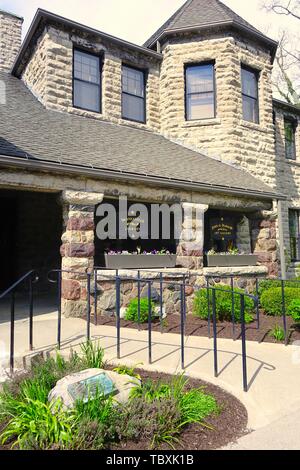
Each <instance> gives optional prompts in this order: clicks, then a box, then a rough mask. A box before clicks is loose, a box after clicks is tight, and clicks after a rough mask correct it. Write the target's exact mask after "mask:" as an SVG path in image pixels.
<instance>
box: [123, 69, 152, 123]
mask: <svg viewBox="0 0 300 470" xmlns="http://www.w3.org/2000/svg"><path fill="white" fill-rule="evenodd" d="M145 95H146V91H145V73H144V72H143V71H142V70H138V69H134V68H132V67H129V66H126V65H123V68H122V117H123V118H124V119H128V120H130V121H137V122H143V123H145V122H146V100H145Z"/></svg>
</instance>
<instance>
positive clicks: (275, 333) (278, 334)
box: [269, 325, 285, 342]
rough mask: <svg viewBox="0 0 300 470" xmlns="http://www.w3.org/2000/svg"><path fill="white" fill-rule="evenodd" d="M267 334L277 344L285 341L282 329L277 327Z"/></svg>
mask: <svg viewBox="0 0 300 470" xmlns="http://www.w3.org/2000/svg"><path fill="white" fill-rule="evenodd" d="M269 334H270V336H271V337H272V338H275V340H276V341H278V342H280V341H284V339H285V334H284V329H283V328H282V327H281V326H278V325H275V326H274V328H273V329H272V330H271V331H270V333H269Z"/></svg>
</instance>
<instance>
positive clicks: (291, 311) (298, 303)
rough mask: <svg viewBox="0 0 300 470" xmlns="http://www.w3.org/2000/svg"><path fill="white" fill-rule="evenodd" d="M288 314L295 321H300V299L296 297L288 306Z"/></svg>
mask: <svg viewBox="0 0 300 470" xmlns="http://www.w3.org/2000/svg"><path fill="white" fill-rule="evenodd" d="M288 315H291V317H292V318H293V320H294V322H296V323H298V322H300V299H294V300H292V302H291V303H290V305H289V307H288Z"/></svg>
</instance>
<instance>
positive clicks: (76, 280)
mask: <svg viewBox="0 0 300 470" xmlns="http://www.w3.org/2000/svg"><path fill="white" fill-rule="evenodd" d="M103 197H104V195H103V194H101V193H89V192H82V191H72V190H66V191H64V192H63V194H62V202H63V205H64V226H65V227H64V229H65V231H64V234H63V236H62V242H63V244H62V246H61V256H62V270H65V271H67V272H63V275H62V311H63V313H64V315H65V316H66V317H84V316H85V314H86V307H87V302H86V300H87V281H86V273H87V272H90V273H91V272H92V271H93V267H94V255H95V245H94V233H95V222H94V212H95V206H96V205H97V204H100V203H101V202H102V201H103Z"/></svg>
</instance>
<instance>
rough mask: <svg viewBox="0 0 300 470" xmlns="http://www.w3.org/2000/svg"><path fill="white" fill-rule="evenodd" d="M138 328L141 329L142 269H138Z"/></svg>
mask: <svg viewBox="0 0 300 470" xmlns="http://www.w3.org/2000/svg"><path fill="white" fill-rule="evenodd" d="M138 330H139V331H140V330H141V271H140V270H139V271H138Z"/></svg>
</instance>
